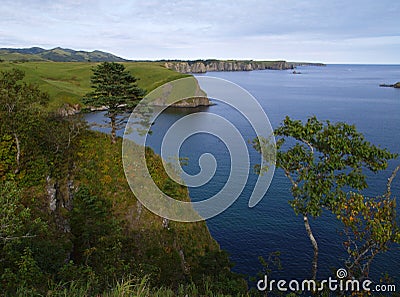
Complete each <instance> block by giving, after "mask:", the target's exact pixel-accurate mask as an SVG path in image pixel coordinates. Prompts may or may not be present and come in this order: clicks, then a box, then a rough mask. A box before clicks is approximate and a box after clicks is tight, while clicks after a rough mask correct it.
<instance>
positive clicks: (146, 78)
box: [0, 62, 187, 109]
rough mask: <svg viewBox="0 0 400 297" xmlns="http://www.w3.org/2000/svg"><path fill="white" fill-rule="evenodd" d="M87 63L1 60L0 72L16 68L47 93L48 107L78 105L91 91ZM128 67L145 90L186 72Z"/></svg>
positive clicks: (150, 64)
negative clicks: (49, 99)
mask: <svg viewBox="0 0 400 297" xmlns="http://www.w3.org/2000/svg"><path fill="white" fill-rule="evenodd" d="M97 64H98V63H89V62H24V63H22V62H2V63H0V71H5V70H10V69H12V68H18V69H21V70H23V71H24V72H25V74H26V77H25V81H27V82H30V83H34V84H37V85H38V86H39V87H40V89H41V90H43V91H45V92H48V93H49V94H50V98H51V102H50V108H53V109H56V108H59V107H61V106H63V105H64V104H66V103H67V104H80V103H81V102H80V99H81V98H82V96H83V95H84V94H86V93H87V92H89V91H90V76H91V75H92V71H91V69H92V67H94V66H95V65H97ZM123 64H124V65H125V67H126V68H127V70H129V71H130V72H131V73H132V74H133V75H134V76H136V77H138V78H139V81H138V85H139V87H141V88H143V89H145V90H147V91H148V92H149V91H151V90H153V89H155V88H157V87H158V86H160V85H162V84H164V83H166V82H168V81H171V80H174V79H177V78H181V77H185V76H187V75H184V74H180V73H177V72H174V71H172V70H169V69H166V68H165V67H164V66H163V64H162V63H157V62H124V63H123Z"/></svg>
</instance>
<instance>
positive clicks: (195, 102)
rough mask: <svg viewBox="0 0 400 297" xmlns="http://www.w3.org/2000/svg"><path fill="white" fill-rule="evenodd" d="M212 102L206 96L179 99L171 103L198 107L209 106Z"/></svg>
mask: <svg viewBox="0 0 400 297" xmlns="http://www.w3.org/2000/svg"><path fill="white" fill-rule="evenodd" d="M210 105H213V103H212V102H211V101H210V100H209V99H208V98H207V97H195V98H190V99H185V100H181V101H179V102H177V103H174V104H172V105H171V106H173V107H198V106H210Z"/></svg>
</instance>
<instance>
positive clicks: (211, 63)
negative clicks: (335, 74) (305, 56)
mask: <svg viewBox="0 0 400 297" xmlns="http://www.w3.org/2000/svg"><path fill="white" fill-rule="evenodd" d="M305 65H307V66H325V65H324V64H321V63H297V62H286V61H252V60H243V61H239V60H232V61H230V60H228V61H221V60H199V61H165V62H164V66H165V68H168V69H172V70H174V71H177V72H180V73H205V72H212V71H253V70H266V69H269V70H287V69H292V70H293V69H295V68H296V67H297V66H305Z"/></svg>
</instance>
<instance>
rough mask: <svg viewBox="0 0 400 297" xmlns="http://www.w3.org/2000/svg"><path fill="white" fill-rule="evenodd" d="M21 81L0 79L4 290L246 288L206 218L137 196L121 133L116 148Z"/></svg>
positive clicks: (165, 181)
mask: <svg viewBox="0 0 400 297" xmlns="http://www.w3.org/2000/svg"><path fill="white" fill-rule="evenodd" d="M23 78H24V77H23V73H22V72H20V71H19V70H11V71H7V72H2V73H1V75H0V87H1V93H0V102H1V104H0V107H1V109H0V118H1V121H0V132H1V133H0V136H1V138H0V144H1V145H0V148H1V149H0V183H1V184H0V189H1V191H0V195H1V198H0V199H1V204H0V223H1V229H0V291H1V293H0V294H1V295H4V296H59V295H60V294H63V292H64V294H67V295H74V296H79V294H81V296H83V295H85V296H96V295H98V294H104V295H105V296H107V295H111V294H116V293H115V292H118V291H117V290H122V289H121V286H122V287H123V288H125V289H127V290H128V291H126V292H128V293H129V294H131V292H132V290H133V289H132V288H138V286H139V285H140V284H141V283H142V284H144V283H145V284H146V285H145V286H143V287H142V289H143V290H144V291H143V292H146V290H148V291H149V292H150V288H151V292H157V290H159V289H160V290H161V288H164V289H163V290H164V291H161V292H169V293H168V294H170V295H171V294H172V293H171V292H179V291H182V290H183V288H185V289H186V288H188V290H190V288H192V289H193V290H197V292H198V295H200V294H202V295H204V294H206V292H207V291H212V292H214V294H215V295H217V294H232V295H236V294H240V293H245V292H246V283H245V281H244V280H243V279H242V278H241V277H239V276H238V275H236V274H234V273H232V272H231V271H230V268H231V267H232V264H231V263H230V262H229V259H228V256H227V254H226V253H225V252H223V251H221V250H220V248H219V246H218V244H217V243H216V242H215V240H214V239H213V238H212V237H211V236H210V233H209V231H208V229H207V226H206V224H205V222H199V223H192V224H185V223H177V222H168V221H165V220H163V219H162V218H160V217H158V216H156V215H154V214H152V213H150V212H149V211H148V210H147V209H146V208H144V207H142V205H141V204H140V202H139V201H138V200H137V199H136V198H135V197H134V196H133V194H132V192H131V191H130V189H129V186H128V184H127V182H126V179H125V176H124V172H123V166H122V159H121V154H120V152H121V145H122V143H121V139H118V140H117V141H116V143H115V144H112V143H111V142H110V136H109V135H105V134H102V133H96V132H93V131H90V130H88V129H87V128H86V125H85V123H84V122H82V121H81V119H80V118H79V116H74V117H61V116H60V115H59V114H57V113H54V112H52V111H49V108H48V102H49V96H48V95H47V94H46V93H43V92H42V91H40V90H39V88H38V87H37V86H35V85H31V84H29V83H26V82H25V81H24V80H23ZM16 98H17V99H18V100H17V101H16V100H15V99H16ZM13 104H14V105H13ZM25 104H26V106H25ZM50 110H51V109H50ZM9 123H13V125H11V126H10V124H9ZM14 133H18V134H17V135H18V140H17V138H16V137H15V135H14ZM146 153H147V162H148V166H149V168H151V169H150V171H151V174H152V176H153V178H154V180H155V182H156V184H157V185H158V186H159V187H160V188H161V189H163V190H164V191H167V192H169V193H173V195H174V196H175V197H177V198H178V199H181V200H186V201H188V199H189V196H188V191H187V188H186V187H183V186H180V185H177V184H175V183H174V182H173V181H172V180H170V179H169V178H168V175H167V174H166V173H165V171H164V169H163V165H162V161H161V158H160V157H159V156H157V155H155V154H154V153H153V152H152V151H151V150H150V149H148V150H147V151H146ZM204 284H206V285H204ZM112 288H113V289H112ZM118 288H119V289H118ZM142 289H140V290H142ZM138 290H139V289H138ZM79 292H80V293H79ZM120 292H121V291H120ZM137 292H139V291H137ZM149 294H150V293H149ZM151 294H152V293H151ZM162 294H164V293H159V296H161V295H162ZM114 296H115V295H114ZM167 296H168V295H167Z"/></svg>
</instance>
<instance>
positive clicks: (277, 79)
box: [86, 65, 400, 283]
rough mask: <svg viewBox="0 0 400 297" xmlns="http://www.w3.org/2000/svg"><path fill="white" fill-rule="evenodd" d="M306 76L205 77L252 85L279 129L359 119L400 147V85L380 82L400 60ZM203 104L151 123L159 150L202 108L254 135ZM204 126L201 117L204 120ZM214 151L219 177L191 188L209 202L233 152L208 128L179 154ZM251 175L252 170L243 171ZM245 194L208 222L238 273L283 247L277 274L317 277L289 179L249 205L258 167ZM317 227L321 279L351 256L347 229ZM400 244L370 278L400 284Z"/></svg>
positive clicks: (279, 178)
mask: <svg viewBox="0 0 400 297" xmlns="http://www.w3.org/2000/svg"><path fill="white" fill-rule="evenodd" d="M297 71H301V73H302V74H299V75H294V74H292V71H269V70H264V71H251V72H211V73H207V74H205V75H207V76H214V77H219V78H223V79H227V80H229V81H232V82H234V83H236V84H238V85H240V86H241V87H243V88H245V89H246V90H247V91H249V92H250V93H251V94H252V95H253V96H254V97H255V98H256V99H257V100H258V101H259V103H260V104H261V106H262V107H263V109H264V110H265V112H266V114H267V115H268V117H269V120H270V122H271V124H272V126H273V128H275V127H277V126H278V125H279V124H280V123H281V122H282V120H283V119H284V117H285V116H286V115H289V116H290V117H292V118H294V119H301V120H304V119H306V118H307V117H309V116H313V115H316V116H317V117H318V118H319V119H321V120H326V119H329V120H331V121H333V122H337V121H345V122H347V123H351V124H355V125H356V126H357V128H358V130H359V131H360V132H362V133H364V135H365V136H366V138H367V140H369V141H370V142H372V143H374V144H376V145H380V146H381V147H386V148H388V149H389V150H390V151H392V152H398V153H400V137H399V136H400V135H399V131H400V90H399V89H394V88H382V87H379V84H380V83H394V82H397V81H400V66H399V65H397V66H387V65H385V66H379V65H378V66H377V65H328V66H327V67H299V68H298V69H297ZM216 103H217V104H216V105H214V106H211V107H206V108H199V109H169V110H167V111H166V112H164V113H163V114H162V115H161V116H160V117H159V118H157V120H156V121H155V123H154V126H153V127H152V130H153V134H152V135H151V136H149V138H148V142H147V145H149V146H151V147H152V148H153V149H154V150H155V151H156V152H157V153H160V147H161V141H162V138H163V135H164V134H165V132H166V131H167V130H168V128H169V127H170V125H171V124H172V123H174V122H175V121H176V120H178V119H179V118H181V117H182V116H184V115H186V114H189V113H193V112H198V111H207V112H212V113H215V114H218V115H221V116H222V117H224V118H226V119H228V120H229V121H231V122H232V123H233V124H234V125H235V127H236V128H237V129H238V130H239V131H240V132H241V134H242V136H243V138H244V139H246V140H251V139H253V138H254V137H255V134H254V131H253V130H252V128H251V125H250V124H249V123H248V122H247V121H246V120H245V119H244V118H243V117H242V116H241V115H240V114H239V113H238V112H237V111H235V110H233V109H232V108H231V107H229V106H227V105H225V104H222V103H220V102H216ZM101 116H102V115H101V113H95V114H89V115H87V116H86V118H87V120H88V121H89V122H94V121H95V122H101V121H102V117H101ZM196 125H197V126H198V125H199V123H196ZM200 125H201V123H200ZM248 149H249V152H250V160H251V165H255V164H257V163H259V161H260V159H259V158H260V157H259V155H258V153H257V152H256V151H255V150H254V149H253V148H252V147H251V145H249V146H248ZM203 153H211V154H213V155H214V157H215V158H216V160H217V164H218V167H217V171H216V174H215V176H214V177H213V179H212V180H211V181H210V182H208V183H207V184H206V185H204V186H202V187H199V188H190V189H189V190H190V196H191V199H192V200H194V201H197V200H203V199H206V198H209V197H211V196H212V195H214V194H216V193H217V192H218V191H219V190H221V189H222V187H223V185H224V183H225V182H226V180H227V178H228V176H229V169H230V155H229V153H228V150H227V148H226V147H225V145H224V144H223V142H222V141H221V140H219V139H218V138H216V137H214V136H211V135H207V134H203V133H201V134H196V135H193V136H191V137H189V138H188V139H187V140H186V141H185V142H184V144H183V146H182V147H181V150H180V157H187V158H188V165H187V166H185V167H184V170H185V171H187V172H188V173H191V174H196V173H198V172H199V170H200V168H199V166H198V160H199V157H200V156H201V155H202V154H203ZM399 163H400V160H399V159H398V160H395V161H392V162H390V164H389V168H388V170H386V171H384V172H380V173H379V174H378V175H369V177H368V181H369V188H368V189H367V190H366V193H367V194H369V195H376V194H382V193H383V192H384V190H385V185H386V180H387V178H388V177H389V176H390V173H391V170H393V169H394V167H395V166H396V165H397V164H399ZM244 174H247V173H244ZM249 174H250V175H249V178H248V181H247V184H246V187H245V189H244V191H243V193H242V195H241V196H240V197H239V199H238V200H237V201H236V202H235V203H234V204H233V205H232V206H231V207H230V208H229V209H228V210H227V211H225V212H224V213H222V214H220V215H218V216H217V217H215V218H212V219H210V220H208V221H207V225H208V227H209V229H210V232H211V234H212V236H213V237H214V238H215V239H216V240H217V241H218V243H219V244H220V246H221V248H222V249H224V250H226V251H227V252H228V253H229V254H230V257H231V260H232V261H233V262H234V263H235V267H234V271H236V272H239V273H243V274H247V275H252V276H255V275H256V274H257V272H259V271H260V270H261V269H262V267H261V265H260V263H259V261H258V257H259V256H263V257H264V258H267V257H268V255H269V254H270V253H272V252H274V251H280V253H281V256H280V259H281V264H282V268H283V269H282V270H280V271H275V272H274V274H273V278H274V279H278V278H283V279H292V278H296V279H304V278H309V277H310V275H311V261H312V246H311V244H310V242H309V239H308V237H307V235H306V232H305V229H304V225H303V222H302V218H301V217H298V216H296V215H295V214H294V212H293V210H292V209H291V208H290V206H289V205H288V200H289V199H290V198H291V195H290V191H289V189H290V185H289V182H288V180H287V178H286V177H285V176H284V175H283V173H282V171H281V170H279V169H278V170H277V171H276V172H275V175H274V178H273V180H272V183H271V186H270V188H269V189H268V192H267V194H266V195H265V197H264V198H263V200H262V201H261V202H260V203H259V204H258V205H257V206H256V207H254V208H248V200H249V197H250V195H251V192H252V189H253V187H254V184H255V181H256V180H257V175H256V174H254V173H253V171H251V172H250V173H249ZM393 193H394V194H395V195H396V196H397V197H400V176H399V177H398V178H397V179H396V180H395V182H394V184H393ZM311 227H312V229H313V231H314V234H315V236H316V238H317V241H318V243H319V248H320V257H319V270H318V278H319V279H322V278H327V277H329V276H333V273H332V270H333V269H335V268H336V269H337V268H340V267H343V260H344V259H345V258H346V256H347V254H346V252H345V250H344V248H343V246H342V244H341V242H343V239H344V238H343V237H342V236H341V235H340V231H341V227H340V225H339V224H338V223H337V221H336V219H335V218H334V217H332V216H330V215H328V214H327V213H324V214H323V215H322V217H320V218H318V219H316V220H312V221H311ZM399 264H400V249H399V247H393V249H392V250H391V251H389V252H387V253H386V254H384V255H381V256H379V257H377V258H376V260H375V261H374V263H373V265H372V272H371V277H372V279H373V280H379V277H380V276H381V275H382V274H383V273H385V272H387V273H389V275H390V276H391V277H393V278H394V279H395V280H396V282H397V283H398V282H400V267H399V266H400V265H399Z"/></svg>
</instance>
